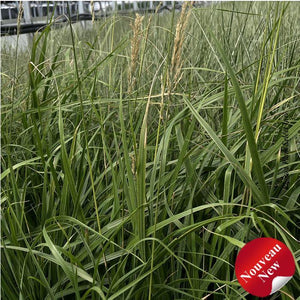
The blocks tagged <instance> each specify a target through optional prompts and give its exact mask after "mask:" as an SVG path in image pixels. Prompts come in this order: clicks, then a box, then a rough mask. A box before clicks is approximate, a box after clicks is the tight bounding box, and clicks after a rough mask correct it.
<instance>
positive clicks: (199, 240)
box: [1, 2, 300, 300]
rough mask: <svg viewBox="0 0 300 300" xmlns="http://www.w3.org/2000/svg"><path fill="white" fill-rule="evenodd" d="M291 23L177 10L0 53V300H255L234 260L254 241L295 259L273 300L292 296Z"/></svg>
mask: <svg viewBox="0 0 300 300" xmlns="http://www.w3.org/2000/svg"><path fill="white" fill-rule="evenodd" d="M299 15H300V6H299V4H298V3H290V4H289V3H287V2H282V3H280V2H277V3H273V2H243V3H230V2H227V3H219V4H217V5H212V6H209V7H202V8H189V7H188V6H186V7H184V8H183V11H182V13H181V14H180V13H177V12H173V13H168V14H164V15H145V16H143V17H142V16H122V17H121V16H113V17H110V18H107V19H103V20H101V21H98V22H96V23H95V24H93V26H92V27H88V28H86V29H82V28H80V26H78V24H77V25H68V26H66V27H65V28H62V29H57V28H52V27H53V26H51V25H50V26H48V27H46V28H45V29H44V31H42V32H40V33H37V34H35V36H34V40H33V44H32V49H29V50H28V52H26V51H25V52H20V51H17V50H14V49H8V48H7V47H6V48H5V47H4V46H5V45H3V47H4V48H3V49H2V74H1V76H2V107H1V115H2V119H1V127H2V157H1V166H2V171H1V172H2V173H1V205H2V208H1V213H2V219H1V225H2V228H1V233H2V238H1V272H2V277H1V293H2V296H3V299H10V300H13V299H39V300H40V299H110V300H112V299H138V300H140V299H170V300H171V299H230V300H231V299H254V298H255V297H252V296H250V295H247V293H246V292H245V291H244V290H243V289H242V288H241V286H240V285H239V283H238V282H237V280H236V277H235V274H234V262H235V258H236V255H237V253H238V251H239V249H240V247H242V246H243V245H244V243H246V242H248V241H250V240H252V239H254V238H257V237H263V236H265V237H274V238H277V239H279V240H281V241H283V242H284V243H285V244H286V245H287V246H288V247H289V248H290V249H291V250H292V252H293V255H294V257H295V260H296V263H297V268H296V274H295V276H294V277H293V279H292V280H291V281H290V282H289V283H288V284H287V285H286V286H285V287H284V288H283V289H282V290H281V291H278V292H276V293H275V294H274V295H273V296H272V297H271V298H270V299H296V298H297V296H299V294H300V290H299V280H300V278H299V274H300V273H299V271H300V270H299V265H298V261H299V257H300V250H299V240H297V237H298V238H299V222H300V220H299V219H300V218H299V203H298V198H299V193H300V184H299V172H300V162H299V130H300V120H299V115H300V110H299V91H300V85H299V80H300V78H299V70H300V69H299V67H300V61H299V59H300V51H299V50H300V39H299V38H300V35H299V32H300V23H299ZM297 224H298V225H297Z"/></svg>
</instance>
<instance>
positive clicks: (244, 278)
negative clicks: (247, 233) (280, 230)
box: [235, 238, 295, 297]
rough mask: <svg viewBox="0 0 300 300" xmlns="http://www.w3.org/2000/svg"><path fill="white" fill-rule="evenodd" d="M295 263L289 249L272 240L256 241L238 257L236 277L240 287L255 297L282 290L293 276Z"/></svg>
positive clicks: (246, 246)
mask: <svg viewBox="0 0 300 300" xmlns="http://www.w3.org/2000/svg"><path fill="white" fill-rule="evenodd" d="M294 273H295V261H294V257H293V255H292V253H291V251H290V250H289V248H288V247H287V246H286V245H285V244H283V243H282V242H280V241H278V240H276V239H272V238H258V239H255V240H252V241H250V242H249V243H247V244H246V245H245V246H244V247H243V248H242V249H241V250H240V252H239V253H238V256H237V259H236V262H235V274H236V277H237V279H238V281H239V283H240V284H241V286H242V287H243V288H244V289H245V290H246V291H247V292H249V293H250V294H252V295H254V296H258V297H266V296H269V295H271V294H273V293H275V292H276V291H278V290H279V289H281V288H282V287H283V286H284V285H285V284H286V283H287V282H288V281H289V280H290V279H291V278H292V276H293V275H294Z"/></svg>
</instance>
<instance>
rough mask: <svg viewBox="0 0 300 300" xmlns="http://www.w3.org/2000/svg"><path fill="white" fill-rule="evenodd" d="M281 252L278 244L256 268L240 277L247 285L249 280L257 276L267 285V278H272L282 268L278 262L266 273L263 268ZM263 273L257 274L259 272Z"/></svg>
mask: <svg viewBox="0 0 300 300" xmlns="http://www.w3.org/2000/svg"><path fill="white" fill-rule="evenodd" d="M280 250H281V247H280V246H279V245H278V244H276V245H275V246H274V247H273V248H272V249H271V250H270V251H269V252H268V253H267V254H265V255H264V256H263V257H262V258H261V259H260V260H259V261H258V262H257V263H256V264H255V265H254V266H253V268H252V269H250V270H249V272H247V271H245V272H244V274H242V275H240V276H241V278H242V279H243V280H244V281H245V282H246V283H247V282H248V281H247V279H251V278H252V276H256V275H257V277H258V278H259V279H261V280H262V282H263V283H265V278H269V276H272V275H273V274H274V272H275V271H277V269H279V268H280V266H279V263H278V261H276V262H274V263H273V265H271V266H270V267H269V268H268V269H267V270H266V271H265V270H263V271H261V270H262V269H263V267H264V266H265V265H266V261H267V262H268V261H270V260H271V259H272V257H274V256H275V255H276V254H277V253H278V252H279V251H280ZM259 271H261V272H260V273H258V274H257V272H259Z"/></svg>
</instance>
